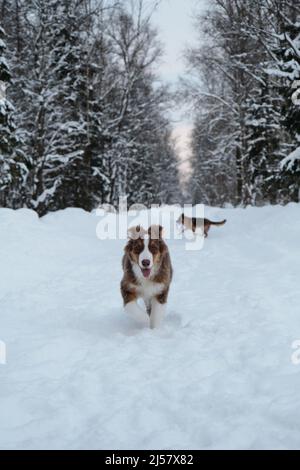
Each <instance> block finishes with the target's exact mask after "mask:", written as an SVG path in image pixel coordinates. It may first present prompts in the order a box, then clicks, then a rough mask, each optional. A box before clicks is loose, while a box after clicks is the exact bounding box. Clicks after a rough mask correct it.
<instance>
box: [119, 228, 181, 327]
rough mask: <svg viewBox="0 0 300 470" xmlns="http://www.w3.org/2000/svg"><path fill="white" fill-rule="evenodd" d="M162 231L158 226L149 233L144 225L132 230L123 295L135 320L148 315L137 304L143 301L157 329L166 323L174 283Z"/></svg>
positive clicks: (125, 256)
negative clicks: (163, 322)
mask: <svg viewBox="0 0 300 470" xmlns="http://www.w3.org/2000/svg"><path fill="white" fill-rule="evenodd" d="M162 231H163V228H162V227H161V226H158V225H152V226H151V227H150V228H149V229H148V230H144V229H143V228H142V227H140V226H137V227H134V228H131V229H129V231H128V236H129V240H128V243H127V245H126V247H125V254H124V257H123V262H122V264H123V271H124V275H123V279H122V281H121V294H122V297H123V301H124V307H125V310H126V311H127V312H128V313H129V315H130V316H132V317H135V318H137V317H141V314H142V315H145V311H144V310H143V309H142V308H141V307H140V306H139V305H138V303H137V300H138V299H139V298H142V299H143V300H144V303H145V306H146V310H147V313H148V315H149V317H150V327H151V328H157V327H158V326H159V325H160V324H161V322H162V320H163V317H164V314H165V309H166V303H167V299H168V293H169V288H170V284H171V280H172V265H171V259H170V255H169V250H168V247H167V245H166V243H165V241H164V240H163V238H162Z"/></svg>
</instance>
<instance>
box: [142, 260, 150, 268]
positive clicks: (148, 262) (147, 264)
mask: <svg viewBox="0 0 300 470" xmlns="http://www.w3.org/2000/svg"><path fill="white" fill-rule="evenodd" d="M142 265H143V266H144V268H149V266H150V260H149V259H143V261H142Z"/></svg>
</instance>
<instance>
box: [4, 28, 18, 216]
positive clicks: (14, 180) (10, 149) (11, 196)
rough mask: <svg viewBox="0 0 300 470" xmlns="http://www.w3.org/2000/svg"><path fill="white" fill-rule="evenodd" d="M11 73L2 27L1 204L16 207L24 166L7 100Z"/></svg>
mask: <svg viewBox="0 0 300 470" xmlns="http://www.w3.org/2000/svg"><path fill="white" fill-rule="evenodd" d="M10 82H11V73H10V68H9V64H8V61H7V58H6V44H5V32H4V29H3V28H2V27H1V26H0V204H1V205H5V206H9V207H15V206H16V205H17V204H18V203H21V202H22V201H21V198H20V194H19V187H18V185H19V184H21V182H22V175H23V169H24V168H23V166H22V163H21V159H20V154H18V145H19V140H18V137H17V134H16V125H15V121H14V112H15V110H14V107H13V105H12V103H11V102H10V101H9V99H8V98H7V87H8V85H9V84H10Z"/></svg>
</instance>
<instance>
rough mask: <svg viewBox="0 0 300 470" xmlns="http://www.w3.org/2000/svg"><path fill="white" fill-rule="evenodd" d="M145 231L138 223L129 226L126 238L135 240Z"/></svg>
mask: <svg viewBox="0 0 300 470" xmlns="http://www.w3.org/2000/svg"><path fill="white" fill-rule="evenodd" d="M144 233H145V229H143V227H141V226H140V225H137V226H136V227H131V228H129V229H128V231H127V235H128V238H129V239H130V240H137V239H138V238H141V237H142V236H143V235H144Z"/></svg>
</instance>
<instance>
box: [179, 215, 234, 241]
mask: <svg viewBox="0 0 300 470" xmlns="http://www.w3.org/2000/svg"><path fill="white" fill-rule="evenodd" d="M177 223H178V224H180V225H181V226H182V227H183V231H184V230H192V231H193V232H194V233H195V232H196V230H197V228H200V229H201V230H202V232H203V233H204V236H205V238H206V237H207V236H208V232H209V229H210V227H211V225H217V226H220V225H224V224H226V220H222V221H220V222H213V221H211V220H209V219H200V218H196V217H188V216H186V215H184V214H181V216H180V217H179V219H178V220H177Z"/></svg>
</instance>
